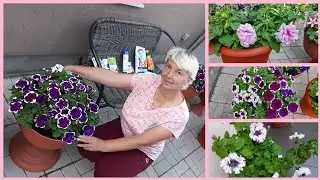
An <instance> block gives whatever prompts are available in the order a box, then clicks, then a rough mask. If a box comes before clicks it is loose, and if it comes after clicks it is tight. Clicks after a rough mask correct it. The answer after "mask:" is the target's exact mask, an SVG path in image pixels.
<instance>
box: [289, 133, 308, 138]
mask: <svg viewBox="0 0 320 180" xmlns="http://www.w3.org/2000/svg"><path fill="white" fill-rule="evenodd" d="M303 138H304V134H302V133H301V134H299V133H298V132H295V133H294V134H293V135H291V136H289V139H290V140H294V139H303Z"/></svg>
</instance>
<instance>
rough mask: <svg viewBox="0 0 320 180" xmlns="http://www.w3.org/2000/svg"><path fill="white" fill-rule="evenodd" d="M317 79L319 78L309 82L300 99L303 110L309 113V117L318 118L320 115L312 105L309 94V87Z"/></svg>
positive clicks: (306, 113)
mask: <svg viewBox="0 0 320 180" xmlns="http://www.w3.org/2000/svg"><path fill="white" fill-rule="evenodd" d="M316 80H318V78H314V79H312V80H311V81H310V82H309V83H308V85H307V88H306V92H305V94H304V96H303V98H302V99H301V101H300V107H301V111H302V112H303V113H304V114H305V115H307V116H309V117H312V118H317V117H318V116H317V114H316V112H314V110H313V107H312V103H311V97H310V95H309V87H310V86H311V85H312V83H313V82H314V81H316Z"/></svg>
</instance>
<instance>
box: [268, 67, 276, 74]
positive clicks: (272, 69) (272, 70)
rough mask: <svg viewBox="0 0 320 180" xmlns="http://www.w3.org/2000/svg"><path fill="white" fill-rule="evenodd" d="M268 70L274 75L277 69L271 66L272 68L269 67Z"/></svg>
mask: <svg viewBox="0 0 320 180" xmlns="http://www.w3.org/2000/svg"><path fill="white" fill-rule="evenodd" d="M268 70H269V71H271V72H272V73H274V71H275V70H276V67H275V66H270V67H268Z"/></svg>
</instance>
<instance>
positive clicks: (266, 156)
mask: <svg viewBox="0 0 320 180" xmlns="http://www.w3.org/2000/svg"><path fill="white" fill-rule="evenodd" d="M263 156H264V157H265V158H266V159H271V153H270V152H269V151H265V152H264V153H263Z"/></svg>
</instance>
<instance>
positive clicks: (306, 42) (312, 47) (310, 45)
mask: <svg viewBox="0 0 320 180" xmlns="http://www.w3.org/2000/svg"><path fill="white" fill-rule="evenodd" d="M303 48H304V50H305V51H306V53H307V54H308V56H309V57H311V59H312V60H311V61H310V62H311V63H318V44H317V43H316V42H315V41H312V40H310V39H309V37H308V36H307V34H306V33H304V38H303Z"/></svg>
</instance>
